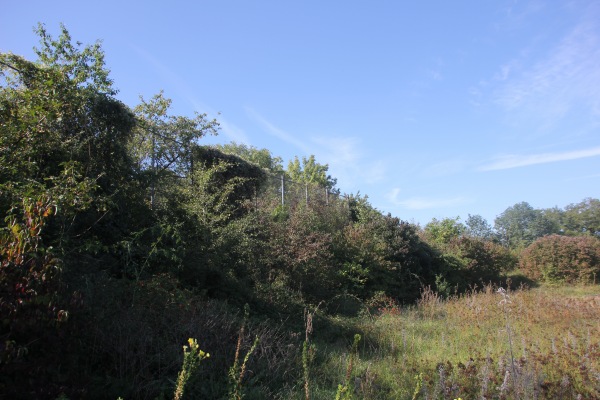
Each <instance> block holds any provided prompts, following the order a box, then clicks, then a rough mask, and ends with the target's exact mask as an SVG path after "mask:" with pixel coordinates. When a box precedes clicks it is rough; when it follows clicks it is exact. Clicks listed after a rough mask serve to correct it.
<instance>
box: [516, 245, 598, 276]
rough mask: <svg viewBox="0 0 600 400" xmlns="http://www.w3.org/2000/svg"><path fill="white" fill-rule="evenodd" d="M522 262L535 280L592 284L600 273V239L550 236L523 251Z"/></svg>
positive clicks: (524, 269)
mask: <svg viewBox="0 0 600 400" xmlns="http://www.w3.org/2000/svg"><path fill="white" fill-rule="evenodd" d="M519 264H520V267H521V269H522V271H523V273H525V274H526V275H527V276H528V277H529V278H531V279H534V280H541V281H544V282H550V283H591V282H594V281H595V279H596V275H598V274H599V273H600V240H598V239H597V238H595V237H592V236H575V237H570V236H560V235H551V236H546V237H543V238H540V239H538V240H536V241H535V242H534V243H532V244H531V245H530V246H529V247H528V248H526V249H525V250H524V251H523V253H522V254H521V257H520V260H519Z"/></svg>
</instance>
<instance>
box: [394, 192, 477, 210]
mask: <svg viewBox="0 0 600 400" xmlns="http://www.w3.org/2000/svg"><path fill="white" fill-rule="evenodd" d="M400 195H401V190H400V189H399V188H394V189H392V190H391V191H390V192H389V193H388V196H387V198H388V200H389V201H390V203H392V204H394V205H396V206H400V207H403V208H405V209H408V210H428V209H440V208H450V207H456V206H459V205H462V204H467V203H469V199H467V198H465V197H461V196H457V197H438V198H433V197H420V196H413V197H408V198H404V199H402V198H400Z"/></svg>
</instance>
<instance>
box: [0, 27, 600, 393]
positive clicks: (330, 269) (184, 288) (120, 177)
mask: <svg viewBox="0 0 600 400" xmlns="http://www.w3.org/2000/svg"><path fill="white" fill-rule="evenodd" d="M37 33H38V35H39V36H40V45H39V48H37V49H36V54H37V56H38V59H37V60H36V61H30V60H26V59H24V58H23V57H20V56H18V55H14V54H11V53H2V54H0V82H1V85H0V215H1V216H2V218H3V222H4V224H3V226H2V227H1V229H0V316H1V318H0V398H14V399H19V398H41V399H46V398H47V399H56V398H91V399H93V398H114V399H116V398H118V397H123V398H128V399H129V398H132V399H134V398H135V399H148V398H149V399H155V398H158V399H161V398H172V397H173V396H174V397H175V398H178V399H179V398H201V399H219V398H234V399H241V398H248V399H250V398H255V399H262V398H281V399H289V398H304V399H309V398H311V399H319V398H331V399H332V398H340V399H351V398H366V399H376V398H413V399H417V398H423V399H440V398H444V399H450V398H456V397H459V396H462V397H463V398H475V397H480V398H534V397H535V398H573V397H576V396H580V398H587V399H592V398H598V397H599V396H600V393H599V392H598V387H600V381H599V376H600V375H599V370H600V366H599V365H598V362H597V360H598V359H600V357H598V356H599V355H600V354H599V343H598V337H600V335H598V333H599V332H598V330H599V327H598V324H597V322H594V321H598V320H600V318H598V317H599V315H598V307H599V304H598V297H597V296H595V297H593V296H592V295H593V294H597V286H591V287H587V288H584V289H581V290H582V291H583V294H581V293H572V292H568V291H567V288H566V287H562V288H553V289H551V290H554V291H557V293H558V294H556V295H550V294H548V293H549V292H548V291H547V290H550V289H544V290H542V289H540V288H537V289H535V290H531V291H526V290H519V291H515V292H512V291H510V290H511V285H510V282H509V283H508V284H507V281H506V278H507V276H509V277H510V279H512V282H513V285H512V286H515V283H521V282H527V283H528V284H529V285H530V286H536V285H537V284H538V283H542V282H551V283H565V284H571V283H586V284H590V283H591V284H596V283H597V282H596V274H597V273H598V269H599V265H600V260H599V254H600V250H599V249H600V245H599V244H598V243H599V239H598V234H599V233H600V201H598V200H596V199H591V198H590V199H585V200H583V201H582V202H581V203H578V204H573V205H569V206H567V207H566V208H565V209H559V208H553V209H548V210H537V209H534V208H533V207H531V206H530V205H529V204H527V203H525V202H523V203H519V204H516V205H514V206H512V207H509V208H508V209H507V210H506V211H505V212H504V213H502V214H501V215H500V216H499V217H498V218H497V219H496V221H495V224H494V228H492V226H491V225H490V224H489V223H488V222H487V221H485V219H483V218H482V217H481V216H478V215H474V216H471V215H469V217H468V219H467V220H466V221H465V223H464V224H463V223H461V222H460V219H459V218H447V219H443V220H433V221H431V222H430V223H429V224H427V225H426V226H425V227H423V228H421V227H419V226H417V225H414V224H410V223H407V222H405V221H402V220H400V219H399V218H396V217H393V216H391V215H389V214H388V215H384V214H382V213H381V212H379V211H378V210H376V209H375V208H374V207H372V206H371V204H370V203H369V201H368V198H367V197H366V196H361V195H360V194H351V195H342V194H341V193H340V191H339V189H337V188H336V187H335V185H336V180H335V178H333V177H331V176H330V175H328V166H327V165H324V164H320V163H318V162H317V161H316V159H315V157H314V156H310V157H303V158H302V159H299V158H295V159H294V160H293V161H291V162H290V163H289V164H288V166H287V168H284V167H283V161H282V159H281V158H279V157H276V156H273V155H272V154H271V153H270V152H269V151H268V150H266V149H257V148H254V147H252V146H247V145H241V144H236V143H231V144H226V145H220V146H214V147H208V146H202V145H201V144H200V143H201V142H200V140H201V139H202V138H203V137H205V136H206V135H215V134H218V131H219V123H218V121H216V120H214V119H210V118H208V116H207V115H205V114H196V115H195V116H194V117H191V118H190V117H184V116H174V115H171V114H170V107H171V101H170V100H169V99H168V98H167V97H165V96H164V94H163V93H162V92H159V93H158V94H157V95H155V96H153V97H152V98H151V99H149V100H148V99H143V98H141V99H140V104H138V105H136V106H134V107H129V106H127V105H125V104H123V103H122V102H120V101H119V100H118V99H117V97H116V95H117V90H116V89H115V87H114V86H113V82H112V81H111V79H110V78H109V71H108V69H107V68H106V66H105V64H104V55H103V52H102V49H101V47H100V45H99V44H98V43H96V44H93V45H89V46H83V45H81V44H73V43H72V40H71V37H70V36H69V33H68V31H67V30H66V29H65V28H64V27H62V29H61V33H60V35H59V37H58V38H54V37H52V36H51V35H50V34H49V33H48V32H47V30H46V28H45V27H44V26H43V25H39V26H38V28H37ZM281 185H284V186H285V185H287V189H284V188H283V187H282V186H281ZM282 190H283V193H282ZM286 191H287V192H286ZM295 194H300V195H298V196H296V195H295ZM517 265H518V266H519V270H518V271H517V272H515V271H514V269H515V268H516V267H517ZM499 288H504V289H502V290H508V292H506V291H504V292H501V293H496V289H499ZM513 288H514V287H513ZM586 296H587V297H586ZM499 303H500V304H499ZM242 309H244V311H243V312H240V310H242ZM186 343H187V344H186ZM182 345H185V347H184V352H183V357H182V352H181V346H182ZM209 354H210V357H209Z"/></svg>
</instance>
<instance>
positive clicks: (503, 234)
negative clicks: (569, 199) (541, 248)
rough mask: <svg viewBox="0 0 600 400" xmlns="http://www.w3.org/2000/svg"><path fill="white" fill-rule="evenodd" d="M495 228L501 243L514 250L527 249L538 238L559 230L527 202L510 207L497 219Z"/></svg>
mask: <svg viewBox="0 0 600 400" xmlns="http://www.w3.org/2000/svg"><path fill="white" fill-rule="evenodd" d="M494 226H495V229H496V231H497V232H498V234H499V235H500V239H501V241H502V242H503V243H504V244H505V245H506V246H508V247H510V248H513V249H517V248H524V247H527V246H528V245H529V244H531V243H532V242H533V241H534V240H536V239H537V238H540V237H542V236H545V235H550V234H552V233H558V230H559V228H558V226H556V225H555V224H553V223H552V221H551V220H550V219H549V218H547V217H546V216H545V215H544V213H543V212H542V211H541V210H536V209H534V208H533V207H532V206H531V205H529V203H527V202H521V203H517V204H515V205H514V206H512V207H508V208H507V209H506V210H505V211H504V212H503V213H502V214H500V216H498V217H497V218H496V220H495V221H494Z"/></svg>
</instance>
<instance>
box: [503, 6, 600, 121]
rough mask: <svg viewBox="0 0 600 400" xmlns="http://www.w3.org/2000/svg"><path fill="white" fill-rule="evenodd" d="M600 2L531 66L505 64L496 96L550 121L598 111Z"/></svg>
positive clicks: (507, 104)
mask: <svg viewBox="0 0 600 400" xmlns="http://www.w3.org/2000/svg"><path fill="white" fill-rule="evenodd" d="M598 10H599V7H598V6H597V5H593V4H592V5H591V6H589V7H588V9H587V10H586V13H585V14H586V15H588V16H589V15H592V16H595V17H593V18H592V17H586V18H584V19H583V20H582V21H580V23H579V24H578V25H577V26H575V27H574V28H573V29H572V30H571V32H570V33H569V34H568V35H566V36H565V37H564V38H563V39H562V40H561V41H560V42H559V43H558V44H557V45H556V46H555V47H554V48H552V49H551V50H550V51H549V52H548V55H547V56H546V57H545V58H543V59H541V60H539V61H538V62H537V63H535V64H534V65H532V66H530V67H524V66H523V65H522V64H523V63H524V60H520V59H517V60H512V61H510V62H509V63H506V64H505V65H503V66H502V67H501V68H500V71H499V72H498V74H497V75H496V81H497V82H499V83H500V84H501V86H500V87H498V89H497V90H496V93H495V101H496V102H497V103H498V104H500V105H501V106H503V107H504V108H505V109H506V110H507V111H510V112H513V111H514V112H524V113H525V114H527V116H528V118H531V117H533V118H537V119H539V120H541V121H543V124H544V125H546V126H551V125H552V124H553V123H554V122H556V121H558V120H560V119H562V118H563V117H565V116H566V115H567V114H568V113H569V112H571V111H573V112H575V111H580V110H581V109H582V108H583V109H584V110H585V111H588V112H591V113H596V115H597V111H595V110H598V108H599V104H600V91H599V90H598V88H599V87H600V68H599V67H598V66H599V65H600V26H599V21H600V19H599V18H597V17H598V16H599V15H600V12H599V11H598Z"/></svg>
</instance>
